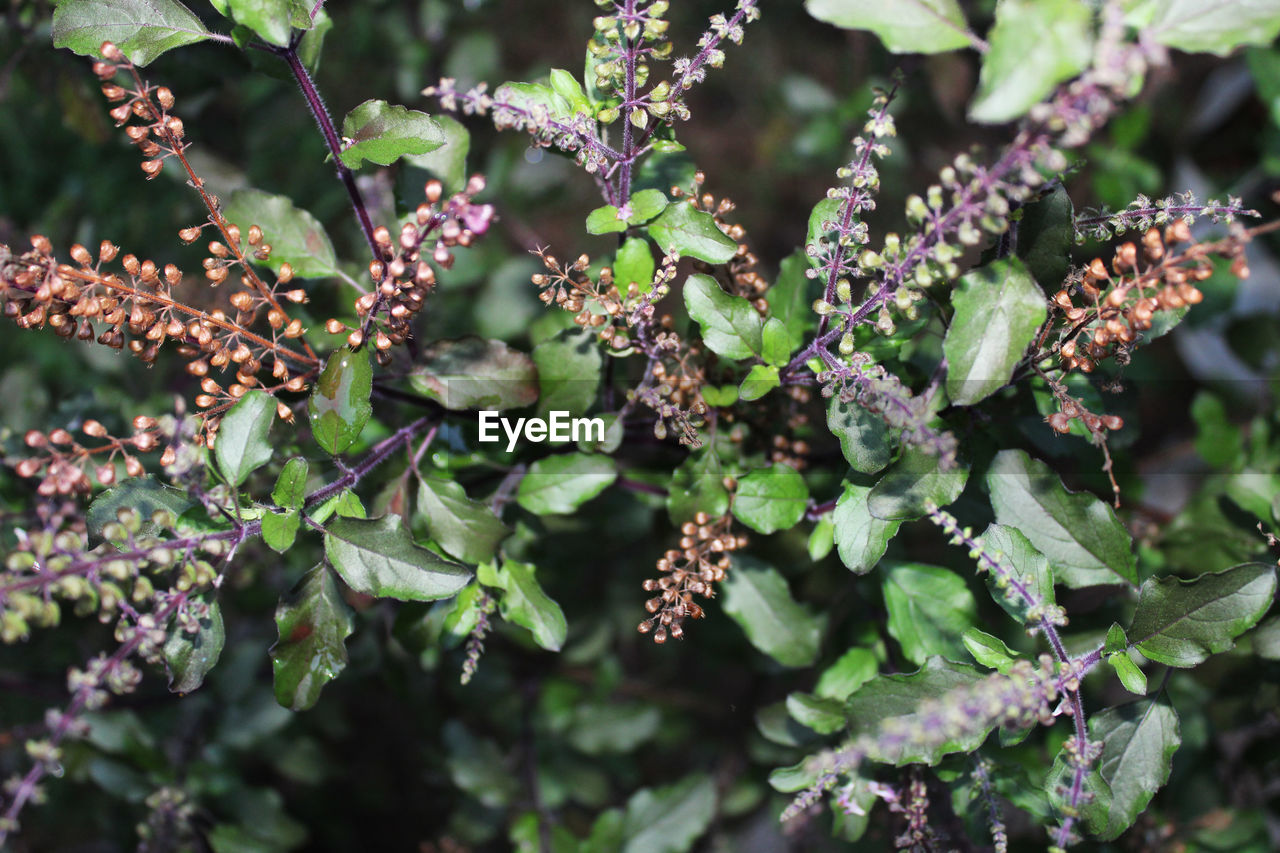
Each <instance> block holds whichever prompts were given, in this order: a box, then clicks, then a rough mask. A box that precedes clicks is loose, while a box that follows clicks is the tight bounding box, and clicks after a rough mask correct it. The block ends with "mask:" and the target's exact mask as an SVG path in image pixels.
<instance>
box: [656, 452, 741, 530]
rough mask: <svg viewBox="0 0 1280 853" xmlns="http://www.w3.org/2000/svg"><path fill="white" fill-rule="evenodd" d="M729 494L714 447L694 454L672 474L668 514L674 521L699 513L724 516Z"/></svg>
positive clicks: (691, 518)
mask: <svg viewBox="0 0 1280 853" xmlns="http://www.w3.org/2000/svg"><path fill="white" fill-rule="evenodd" d="M728 508H729V493H728V491H726V490H725V487H724V470H723V469H722V468H721V466H720V457H719V456H718V455H717V454H716V451H715V449H714V448H712V447H707V448H705V449H703V450H700V451H698V452H696V453H690V454H689V457H688V458H687V459H685V461H684V462H683V463H681V464H680V467H678V468H676V470H675V472H674V473H673V474H672V476H671V485H670V486H669V487H668V488H667V514H668V515H669V516H670V517H671V522H672V523H673V524H677V525H679V524H684V523H685V522H686V521H692V520H693V517H694V516H695V515H697V514H698V513H699V512H705V513H707V514H708V515H711V516H721V515H724V513H725V510H727V509H728Z"/></svg>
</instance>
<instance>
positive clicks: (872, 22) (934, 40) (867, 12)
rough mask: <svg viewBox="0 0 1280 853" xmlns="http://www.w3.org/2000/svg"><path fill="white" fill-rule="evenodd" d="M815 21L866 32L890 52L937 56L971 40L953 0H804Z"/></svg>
mask: <svg viewBox="0 0 1280 853" xmlns="http://www.w3.org/2000/svg"><path fill="white" fill-rule="evenodd" d="M804 7H805V9H807V10H808V12H809V14H810V15H813V17H815V18H817V19H818V20H819V21H824V22H826V23H828V24H834V25H835V26H837V27H844V28H845V29H851V30H870V31H871V32H873V33H875V34H876V35H877V36H879V37H880V41H882V42H884V46H885V47H886V48H888V49H889V50H890V51H892V52H893V53H941V52H942V51H946V50H956V49H957V48H962V47H969V46H970V44H971V43H972V38H971V37H970V36H969V35H968V24H967V23H966V22H965V19H964V13H963V12H961V11H960V6H959V4H958V3H957V2H956V0H805V4H804Z"/></svg>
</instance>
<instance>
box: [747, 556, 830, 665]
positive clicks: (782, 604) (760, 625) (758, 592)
mask: <svg viewBox="0 0 1280 853" xmlns="http://www.w3.org/2000/svg"><path fill="white" fill-rule="evenodd" d="M724 612H725V613H728V614H729V616H731V617H732V618H733V621H735V622H737V623H738V625H740V626H741V627H742V630H743V632H744V633H745V634H746V635H747V639H748V640H750V641H751V645H753V646H755V647H756V648H757V649H759V650H760V651H762V652H764V653H765V654H767V655H768V656H769V657H771V658H773V659H774V660H776V661H777V662H778V663H780V664H782V665H783V666H795V667H799V666H811V665H812V664H813V662H814V660H815V659H816V658H817V657H818V647H819V643H820V641H821V638H822V632H823V629H824V628H825V627H826V617H825V616H815V615H813V614H812V613H810V612H809V609H808V608H807V607H804V606H802V605H800V604H798V603H797V602H796V600H795V599H794V598H792V597H791V590H790V589H788V588H787V581H786V579H785V578H783V577H782V575H780V574H778V571H777V570H776V569H774V568H773V567H772V566H768V565H765V564H764V563H762V562H760V561H759V560H756V559H754V558H752V557H746V556H742V557H735V558H734V560H733V567H732V568H731V569H730V570H729V577H728V579H727V580H726V581H725V582H724Z"/></svg>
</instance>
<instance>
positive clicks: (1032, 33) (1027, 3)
mask: <svg viewBox="0 0 1280 853" xmlns="http://www.w3.org/2000/svg"><path fill="white" fill-rule="evenodd" d="M1092 15H1093V13H1092V11H1091V10H1090V9H1089V7H1088V6H1087V5H1085V4H1083V3H1080V2H1078V1H1077V0H1000V2H999V3H998V4H996V23H995V26H994V27H992V28H991V32H990V34H989V35H988V36H987V41H988V43H989V44H990V46H991V49H990V50H988V51H987V53H986V55H985V56H983V58H982V73H981V75H980V76H979V78H978V93H977V96H976V98H975V100H974V103H973V104H972V106H970V107H969V117H970V118H972V119H973V120H974V121H980V122H988V123H995V122H1004V121H1012V120H1014V119H1016V118H1019V117H1020V116H1022V115H1023V114H1025V113H1026V112H1027V110H1029V109H1031V107H1032V106H1033V105H1035V104H1037V103H1039V102H1040V101H1042V100H1044V99H1045V98H1046V97H1048V95H1049V93H1050V92H1052V91H1053V88H1054V87H1055V86H1057V85H1058V84H1059V83H1061V82H1063V81H1064V80H1069V79H1070V78H1072V77H1074V76H1076V75H1077V74H1079V73H1080V72H1081V71H1083V70H1084V68H1085V67H1086V66H1087V65H1088V64H1089V61H1090V59H1092V57H1093V38H1092V33H1091V18H1092ZM1032 44H1034V45H1035V50H1028V49H1027V46H1028V45H1032Z"/></svg>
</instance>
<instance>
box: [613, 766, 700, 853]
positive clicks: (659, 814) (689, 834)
mask: <svg viewBox="0 0 1280 853" xmlns="http://www.w3.org/2000/svg"><path fill="white" fill-rule="evenodd" d="M715 811H716V789H715V785H713V784H712V782H711V778H710V777H709V776H706V775H704V774H701V773H699V774H696V775H693V776H689V777H687V778H685V779H683V780H681V781H679V782H677V783H675V784H674V785H667V786H666V787H663V788H642V789H641V790H639V791H636V792H635V793H634V794H632V795H631V799H629V800H627V813H626V819H625V823H624V828H623V836H624V837H625V838H626V839H627V843H626V846H624V847H623V848H622V853H685V851H687V850H689V849H690V848H691V847H692V846H693V842H695V841H697V840H698V838H699V837H700V836H701V835H702V834H703V833H704V832H706V831H707V827H708V826H710V825H711V818H712V817H713V816H714V815H715Z"/></svg>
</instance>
